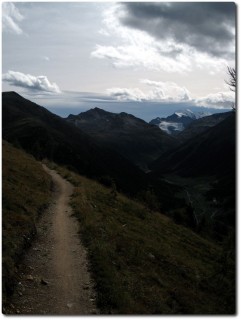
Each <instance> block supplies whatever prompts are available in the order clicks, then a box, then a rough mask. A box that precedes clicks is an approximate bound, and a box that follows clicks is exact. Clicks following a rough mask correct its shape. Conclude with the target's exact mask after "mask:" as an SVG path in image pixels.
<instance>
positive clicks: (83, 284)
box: [6, 166, 97, 315]
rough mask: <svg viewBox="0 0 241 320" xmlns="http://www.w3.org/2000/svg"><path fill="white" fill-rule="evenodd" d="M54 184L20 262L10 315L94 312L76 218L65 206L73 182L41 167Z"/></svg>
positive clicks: (91, 292) (84, 252)
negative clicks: (44, 210) (26, 250)
mask: <svg viewBox="0 0 241 320" xmlns="http://www.w3.org/2000/svg"><path fill="white" fill-rule="evenodd" d="M44 170H45V171H46V172H47V173H48V174H50V175H51V177H52V180H53V184H54V198H53V202H52V205H51V206H50V207H49V208H48V210H46V212H45V213H44V215H43V216H42V217H41V219H40V221H39V224H38V225H37V228H38V233H37V234H38V235H37V238H36V239H35V241H34V242H33V244H32V246H31V248H30V249H29V250H28V252H27V254H26V256H25V258H24V260H23V263H22V264H21V266H20V267H19V281H18V285H17V287H16V290H15V294H14V296H13V299H12V303H11V304H10V309H9V310H7V311H6V313H8V314H16V313H17V314H48V315H51V314H62V315H63V314H66V315H67V314H75V315H77V314H95V313H97V309H96V306H95V292H94V290H93V282H92V281H91V278H90V274H89V272H88V262H87V257H86V250H85V249H84V247H83V246H82V245H81V244H80V242H79V235H78V223H77V221H76V219H75V218H74V217H73V216H72V211H71V208H70V207H69V205H68V202H69V200H70V196H71V194H72V192H73V186H72V185H71V184H70V183H69V182H67V181H66V180H64V179H63V178H62V177H61V176H60V175H58V174H57V173H56V172H55V171H53V170H50V169H48V168H47V167H46V166H44Z"/></svg>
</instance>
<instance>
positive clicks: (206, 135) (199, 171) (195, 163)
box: [151, 112, 235, 176]
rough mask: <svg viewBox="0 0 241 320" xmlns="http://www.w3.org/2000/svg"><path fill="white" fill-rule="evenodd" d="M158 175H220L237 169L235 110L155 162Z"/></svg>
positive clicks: (154, 165)
mask: <svg viewBox="0 0 241 320" xmlns="http://www.w3.org/2000/svg"><path fill="white" fill-rule="evenodd" d="M151 168H152V170H153V172H155V174H161V173H175V174H178V175H181V176H202V175H220V176H223V175H224V174H225V173H227V172H230V171H232V170H234V169H235V113H234V112H232V113H231V114H229V115H228V117H227V118H226V119H224V120H223V121H221V122H220V123H218V124H217V125H215V126H214V127H211V128H208V129H207V130H205V131H204V132H202V133H200V134H199V135H195V136H194V138H192V139H189V140H188V141H186V142H184V143H183V144H182V145H180V146H179V147H178V148H176V149H174V150H172V151H171V152H169V153H168V152H167V153H165V155H164V156H162V157H160V158H159V159H158V160H156V161H155V162H153V164H152V165H151Z"/></svg>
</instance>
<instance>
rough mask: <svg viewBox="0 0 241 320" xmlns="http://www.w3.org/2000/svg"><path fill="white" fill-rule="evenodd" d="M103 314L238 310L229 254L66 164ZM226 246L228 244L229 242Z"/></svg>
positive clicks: (75, 208)
mask: <svg viewBox="0 0 241 320" xmlns="http://www.w3.org/2000/svg"><path fill="white" fill-rule="evenodd" d="M59 170H60V173H61V174H62V175H63V176H64V177H65V178H68V179H69V180H70V181H71V182H72V183H73V184H74V185H75V186H76V188H75V193H74V196H73V199H72V206H73V208H74V211H75V214H76V216H77V218H78V220H79V221H80V232H81V235H82V239H83V241H84V243H85V245H86V246H87V248H88V252H89V257H90V261H91V265H92V271H93V274H94V277H95V280H96V283H97V291H98V304H99V307H100V308H101V310H102V313H115V314H118V313H121V314H123V313H124V314H155V313H158V314H179V313H180V314H230V313H234V312H235V278H234V271H235V265H234V258H233V257H232V256H231V254H230V252H229V251H228V250H226V249H225V246H224V247H223V248H220V247H218V246H216V245H214V244H213V243H211V242H209V241H207V240H205V239H203V238H201V237H199V236H198V235H196V234H195V233H193V232H191V231H190V230H189V229H186V228H184V227H182V226H178V225H176V224H174V223H173V222H172V221H171V220H170V219H169V218H167V217H166V216H164V215H162V214H160V213H157V212H151V211H148V210H147V209H146V208H145V207H144V206H142V205H140V204H139V203H136V202H134V201H131V200H130V199H128V198H126V197H124V196H123V195H121V194H117V193H116V192H115V190H111V189H108V188H104V187H103V186H102V185H100V184H97V183H96V182H93V181H91V180H88V179H86V178H83V177H80V176H78V175H75V174H73V173H70V172H69V171H67V170H65V169H59ZM227 248H228V244H227Z"/></svg>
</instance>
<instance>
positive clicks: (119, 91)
mask: <svg viewBox="0 0 241 320" xmlns="http://www.w3.org/2000/svg"><path fill="white" fill-rule="evenodd" d="M106 92H107V94H109V95H110V96H112V97H114V98H116V99H117V100H120V101H142V100H146V95H145V94H144V93H143V92H142V91H141V90H140V89H138V88H130V89H128V88H110V89H107V90H106Z"/></svg>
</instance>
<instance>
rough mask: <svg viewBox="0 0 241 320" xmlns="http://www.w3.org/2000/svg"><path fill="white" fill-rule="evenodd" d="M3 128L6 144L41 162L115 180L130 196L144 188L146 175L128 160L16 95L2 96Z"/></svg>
mask: <svg viewBox="0 0 241 320" xmlns="http://www.w3.org/2000/svg"><path fill="white" fill-rule="evenodd" d="M2 125H3V131H2V134H3V138H4V139H5V140H7V141H9V142H11V143H13V144H14V145H15V146H18V147H21V148H23V149H24V150H26V151H27V152H28V153H31V154H32V155H34V156H35V157H36V158H38V159H43V158H48V159H49V160H52V161H54V162H56V163H58V164H61V165H66V166H68V167H69V168H72V169H73V170H74V171H77V172H78V173H80V174H84V175H86V176H88V177H92V178H97V179H102V178H103V177H104V179H106V177H107V180H108V179H109V180H111V179H114V181H115V182H116V184H117V187H118V188H119V189H121V190H123V191H125V192H129V193H133V192H136V190H137V189H138V188H140V189H141V188H142V186H143V184H144V174H143V173H142V172H141V171H140V170H139V169H138V168H137V167H135V166H134V165H132V164H131V163H130V162H129V161H128V160H127V159H125V158H124V157H122V156H120V155H119V154H118V153H116V152H114V151H113V150H109V149H107V148H103V147H102V146H101V147H100V146H98V145H97V144H96V142H95V141H94V140H93V139H92V138H91V137H89V136H88V135H87V134H85V133H84V132H83V131H81V130H80V129H79V128H76V127H74V126H73V125H72V124H69V123H68V122H67V121H66V120H64V119H62V118H61V117H59V116H57V115H54V114H52V113H51V112H50V111H48V110H46V109H45V108H43V107H40V106H38V105H37V104H35V103H33V102H31V101H29V100H27V99H25V98H23V97H21V96H20V95H19V94H17V93H15V92H4V93H3V94H2Z"/></svg>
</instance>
